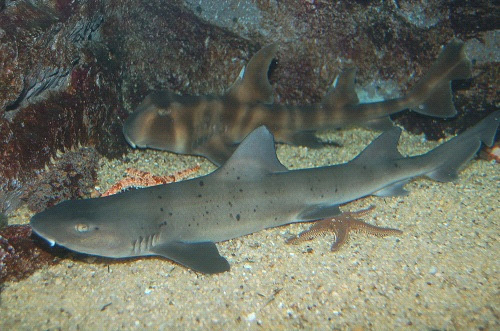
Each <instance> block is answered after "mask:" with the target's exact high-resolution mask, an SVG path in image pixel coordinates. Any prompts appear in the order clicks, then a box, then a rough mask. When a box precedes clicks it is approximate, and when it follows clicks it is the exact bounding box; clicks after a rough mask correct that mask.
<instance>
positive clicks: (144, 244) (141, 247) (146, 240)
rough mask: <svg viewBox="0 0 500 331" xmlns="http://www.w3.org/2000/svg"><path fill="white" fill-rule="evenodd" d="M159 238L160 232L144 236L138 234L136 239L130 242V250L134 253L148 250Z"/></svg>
mask: <svg viewBox="0 0 500 331" xmlns="http://www.w3.org/2000/svg"><path fill="white" fill-rule="evenodd" d="M159 240H160V234H159V233H155V234H152V235H148V236H146V237H143V236H139V238H137V239H136V240H134V241H133V242H132V252H133V253H134V254H141V253H144V252H147V251H149V250H150V249H151V248H153V247H155V246H156V244H157V243H158V242H159Z"/></svg>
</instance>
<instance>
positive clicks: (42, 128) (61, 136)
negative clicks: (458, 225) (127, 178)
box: [0, 0, 499, 211]
mask: <svg viewBox="0 0 500 331" xmlns="http://www.w3.org/2000/svg"><path fill="white" fill-rule="evenodd" d="M236 2H237V3H238V6H235V5H234V4H235V3H236ZM197 3H198V2H197V1H187V0H186V2H184V1H181V0H175V1H164V0H151V1H135V0H134V1H132V0H125V1H119V0H107V1H104V0H102V1H98V0H87V1H69V0H44V1H2V2H0V66H1V69H0V211H5V210H9V209H12V208H15V207H16V205H17V204H18V203H19V202H20V201H21V199H23V200H29V201H30V205H34V206H37V207H36V209H39V208H43V206H44V204H45V202H43V203H42V202H40V201H33V199H30V197H32V196H33V195H34V196H38V195H37V193H36V192H40V191H39V190H38V191H36V190H35V188H36V187H37V186H40V185H41V183H44V190H43V194H42V195H43V196H44V199H45V200H44V201H51V203H54V202H57V201H60V200H62V199H69V198H76V197H79V196H82V194H83V195H85V192H88V190H89V188H90V187H91V186H92V184H93V180H95V172H93V171H92V170H93V168H94V167H95V166H96V162H83V160H88V159H89V150H88V148H90V149H92V150H93V152H92V153H99V154H100V155H104V156H106V157H113V156H116V155H119V154H121V153H124V152H126V151H127V146H126V144H125V142H124V140H123V138H122V134H121V123H122V122H123V120H124V119H125V118H126V116H127V115H128V113H129V112H131V111H132V110H133V109H134V107H135V106H136V105H137V104H138V103H139V102H140V101H141V100H142V99H143V98H144V96H145V95H147V94H148V93H149V92H150V91H151V90H156V89H170V90H173V91H175V92H178V93H195V94H205V93H222V92H223V91H224V90H225V89H226V88H227V87H229V86H230V84H231V82H232V81H233V80H234V79H235V78H236V76H237V75H238V73H239V71H240V69H241V68H242V67H243V65H244V64H245V63H246V62H247V61H248V59H249V58H250V56H251V55H252V54H253V53H254V52H255V51H256V50H258V49H259V47H260V46H261V45H263V44H266V43H269V42H272V41H278V42H280V45H281V48H280V51H279V53H278V60H277V62H276V63H275V65H274V66H273V68H272V70H271V76H270V79H271V81H272V83H273V84H274V86H275V88H276V95H277V98H276V99H277V101H279V102H289V103H307V102H314V101H318V100H319V99H320V98H321V96H322V95H323V94H324V93H325V91H326V90H327V88H328V86H329V85H330V84H331V82H332V81H333V79H334V78H335V76H336V75H337V74H338V73H339V71H340V70H341V69H342V68H344V67H347V66H356V67H358V68H359V70H358V83H360V84H361V85H368V84H371V83H372V82H377V81H380V82H385V81H391V82H393V83H395V84H396V86H398V87H399V89H400V92H404V91H405V90H407V89H408V88H410V87H411V85H412V84H414V83H415V82H416V80H417V79H418V78H419V77H421V76H422V74H423V73H425V71H426V69H427V68H428V67H429V65H430V64H431V63H432V61H433V60H434V59H435V57H436V56H437V54H438V53H439V50H440V47H441V46H442V45H444V44H446V43H447V42H448V41H449V40H450V39H452V38H453V37H458V38H461V39H463V40H464V41H466V42H472V41H474V42H475V44H479V45H486V39H488V38H489V39H493V40H498V38H497V37H495V36H496V35H495V33H496V32H494V29H498V23H497V22H498V21H499V20H498V17H497V16H498V15H497V14H495V13H498V8H497V7H496V6H495V5H494V4H493V2H490V1H474V2H470V1H453V2H448V1H434V2H429V1H339V2H336V1H314V0H280V1H264V0H258V1H236V0H234V1H233V0H220V1H215V0H213V1H209V0H207V1H205V2H204V3H203V6H202V5H199V4H197ZM235 8H236V9H235ZM477 13H481V15H478V14H477ZM222 14H224V15H226V16H225V17H224V19H222V16H221V15H222ZM227 16H229V19H228V17H227ZM492 34H493V37H492ZM488 47H489V50H490V51H492V52H493V54H494V56H493V58H492V59H490V60H484V59H483V60H481V61H479V60H477V61H476V65H475V67H474V75H475V77H474V79H472V80H471V81H466V82H457V83H455V85H454V87H455V90H456V93H455V102H456V105H457V108H458V110H459V116H457V118H455V119H451V120H446V121H444V120H440V119H429V118H424V117H422V116H418V115H416V114H412V113H409V112H405V113H403V114H401V115H398V116H395V118H396V119H397V121H399V122H400V123H402V124H404V125H405V127H406V128H407V129H409V130H412V131H413V132H417V133H420V132H425V133H426V134H427V135H428V137H429V138H433V139H435V138H440V137H442V136H443V134H444V133H445V132H456V131H458V130H462V129H463V128H465V127H467V126H469V125H470V124H471V121H475V120H476V119H478V118H481V117H483V116H484V114H485V113H487V112H490V111H492V110H493V109H496V107H497V103H498V91H497V88H496V82H497V81H498V71H499V70H498V68H499V67H498V45H497V44H496V41H494V42H493V45H490V46H488ZM471 54H474V52H471ZM476 55H477V58H478V59H479V58H480V56H481V54H476ZM495 56H496V57H495ZM495 59H496V60H495ZM376 88H378V89H380V90H383V89H384V87H383V84H381V85H380V86H379V87H376ZM82 145H83V146H84V147H85V148H83V149H82V147H81V146H82ZM69 151H71V152H72V153H75V154H74V155H72V156H71V157H69V158H68V159H69V160H72V161H71V162H76V163H77V164H76V165H75V166H72V165H68V161H67V159H64V158H63V157H62V156H61V153H64V152H69ZM92 153H91V154H92ZM90 159H92V160H94V159H93V158H90ZM82 164H83V166H82ZM61 165H64V167H63V166H61ZM65 167H66V168H68V169H70V168H71V169H77V172H81V173H82V175H83V176H82V177H78V178H79V180H76V181H74V180H69V181H65V182H64V181H60V182H57V183H55V184H48V186H47V183H53V179H54V178H57V177H58V176H61V174H64V173H66V172H65V171H64V170H61V169H62V168H65ZM82 178H84V179H82ZM63 182H64V183H63ZM60 185H73V186H74V185H76V186H77V187H76V188H73V189H69V190H61V189H60ZM50 187H54V189H53V190H51V189H50ZM34 192H35V193H34ZM82 192H83V193H82ZM47 203H48V202H47Z"/></svg>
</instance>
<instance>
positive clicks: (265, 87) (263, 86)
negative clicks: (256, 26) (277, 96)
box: [226, 43, 278, 103]
mask: <svg viewBox="0 0 500 331" xmlns="http://www.w3.org/2000/svg"><path fill="white" fill-rule="evenodd" d="M277 50H278V44H277V43H272V44H269V45H267V46H265V47H263V48H262V49H260V50H259V51H258V52H257V53H255V55H254V56H253V57H252V58H251V59H250V62H248V65H247V66H246V68H243V69H242V70H241V73H240V75H239V77H238V78H237V79H236V81H235V82H234V83H233V85H232V86H231V88H230V89H229V91H228V92H227V93H226V95H228V96H230V97H232V98H234V99H236V100H238V101H239V102H242V103H249V102H264V103H272V102H273V99H274V98H273V89H272V86H271V84H270V83H269V80H268V79H267V72H268V71H269V65H270V64H271V61H272V60H273V58H274V56H275V55H276V51H277Z"/></svg>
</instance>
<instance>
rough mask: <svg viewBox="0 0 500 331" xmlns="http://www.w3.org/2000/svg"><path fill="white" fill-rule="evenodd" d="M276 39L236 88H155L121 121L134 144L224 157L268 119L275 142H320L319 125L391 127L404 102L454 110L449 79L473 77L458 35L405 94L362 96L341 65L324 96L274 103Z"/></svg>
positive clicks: (436, 111)
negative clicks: (186, 91) (211, 91)
mask: <svg viewBox="0 0 500 331" xmlns="http://www.w3.org/2000/svg"><path fill="white" fill-rule="evenodd" d="M277 50H278V44H276V43H274V44H270V45H267V46H265V47H263V48H262V49H261V50H259V51H258V52H257V53H256V54H255V55H254V56H253V57H252V58H251V59H250V61H249V63H248V65H247V67H246V68H244V69H243V70H242V72H241V74H240V76H239V77H238V78H237V79H236V81H235V82H234V84H233V85H232V86H231V88H230V89H229V90H228V91H227V92H226V93H225V94H224V95H222V96H217V95H205V96H203V95H202V96H192V95H177V94H175V93H173V92H171V91H157V92H153V93H151V94H149V95H148V96H147V97H146V98H145V99H144V100H143V102H142V103H140V104H139V105H138V106H137V108H136V110H135V111H134V112H133V113H132V114H130V115H129V117H128V118H127V119H126V121H125V122H124V125H123V134H124V136H125V139H126V140H127V142H128V143H129V144H130V145H131V146H132V147H133V148H136V147H139V148H154V149H159V150H165V151H170V152H174V153H179V154H193V155H200V156H204V157H206V158H208V159H209V160H210V161H212V162H213V163H214V164H216V165H221V164H222V163H224V162H225V161H227V159H228V158H229V156H230V155H232V153H233V152H234V150H235V149H236V147H237V145H238V144H239V143H240V142H241V141H242V140H243V138H245V137H246V136H247V135H248V134H249V133H250V132H251V131H252V130H254V129H255V128H257V127H259V126H261V125H265V126H266V127H267V128H268V129H269V130H270V131H271V132H272V133H273V134H274V137H275V139H276V141H277V142H281V143H288V144H295V145H304V146H308V147H313V148H315V147H316V148H317V147H321V146H322V143H321V142H320V140H319V139H318V138H316V136H315V135H314V132H315V131H318V130H327V129H336V128H341V127H346V126H350V125H362V126H365V127H370V128H374V129H382V130H386V129H388V128H389V127H391V126H392V122H391V120H390V119H389V115H391V114H394V113H397V112H400V111H402V110H405V109H408V108H409V109H411V110H413V111H415V112H417V113H420V114H423V115H428V116H434V117H441V118H447V117H452V116H454V115H455V114H456V109H455V107H454V105H453V100H452V90H451V87H450V82H451V81H452V80H456V79H467V78H470V77H471V62H470V61H469V59H467V56H466V54H465V51H464V44H463V42H460V41H458V40H455V39H454V40H452V41H450V42H449V43H448V45H447V46H446V47H444V49H443V50H442V52H441V54H440V55H439V56H438V58H437V60H436V61H435V62H434V64H433V65H432V66H431V67H430V69H429V71H428V72H427V74H426V75H424V76H423V77H422V78H421V80H420V81H419V82H417V83H416V84H415V85H414V86H413V88H412V89H411V90H410V91H409V92H408V93H407V94H406V95H404V96H402V97H399V98H394V99H390V100H384V101H379V102H371V103H360V101H359V98H358V95H357V94H356V92H355V89H354V88H355V74H356V70H355V69H354V68H350V69H347V70H345V71H344V72H342V73H341V74H340V75H339V76H338V77H337V79H336V80H335V84H334V86H332V88H330V90H329V91H328V92H327V93H326V95H325V96H324V97H323V98H322V100H321V102H319V103H315V104H308V105H288V104H276V103H273V100H274V97H273V91H272V86H271V84H270V83H269V80H268V70H269V65H270V64H271V61H272V60H273V58H274V57H275V54H276V52H277Z"/></svg>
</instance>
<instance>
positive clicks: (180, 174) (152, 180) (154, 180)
mask: <svg viewBox="0 0 500 331" xmlns="http://www.w3.org/2000/svg"><path fill="white" fill-rule="evenodd" d="M200 168H201V167H200V165H199V164H197V165H196V166H194V167H192V168H187V169H184V170H181V171H177V172H175V173H174V174H172V175H163V176H155V175H153V174H151V173H150V172H148V171H142V170H139V169H135V168H127V170H126V172H127V174H128V176H127V177H125V178H123V179H122V180H120V181H119V182H117V183H116V184H114V185H113V186H111V187H110V188H109V189H108V190H107V191H106V192H104V193H103V194H101V197H107V196H108V195H113V194H116V193H118V192H121V191H124V190H126V189H128V188H130V187H133V188H141V187H149V186H155V185H162V184H169V183H173V182H177V181H179V180H181V179H183V178H185V177H187V176H189V175H191V174H192V173H195V172H197V171H198V170H200Z"/></svg>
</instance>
